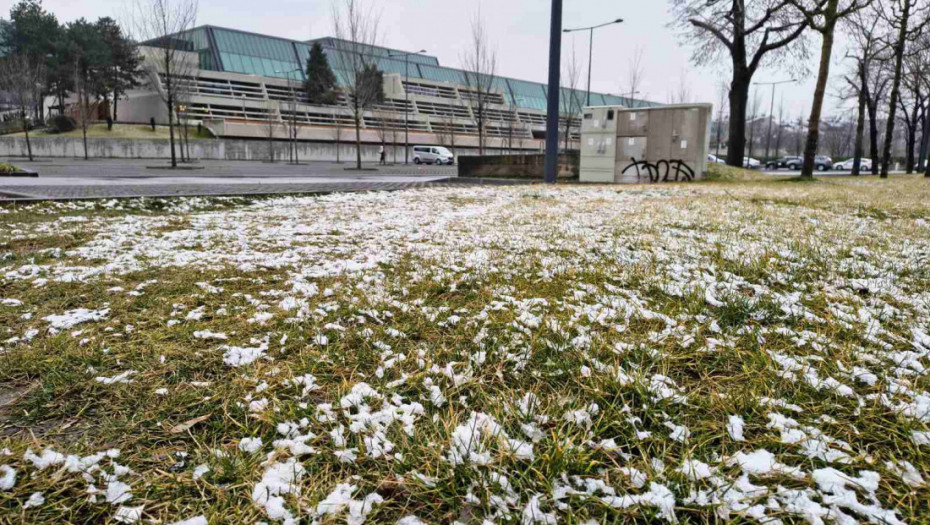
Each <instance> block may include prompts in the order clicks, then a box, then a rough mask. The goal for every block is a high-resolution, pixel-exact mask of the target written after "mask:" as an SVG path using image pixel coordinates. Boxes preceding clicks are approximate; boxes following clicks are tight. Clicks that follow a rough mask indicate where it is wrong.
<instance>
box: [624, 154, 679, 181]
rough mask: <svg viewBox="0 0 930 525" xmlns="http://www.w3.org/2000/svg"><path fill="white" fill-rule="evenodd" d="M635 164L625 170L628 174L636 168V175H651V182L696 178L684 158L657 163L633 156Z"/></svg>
mask: <svg viewBox="0 0 930 525" xmlns="http://www.w3.org/2000/svg"><path fill="white" fill-rule="evenodd" d="M630 160H631V161H633V164H630V165H629V166H627V167H626V169H625V170H623V174H624V175H626V174H627V172H628V171H630V170H636V177H637V178H639V179H642V178H643V176H644V175H648V176H649V182H652V183H657V182H691V181H693V180H694V170H692V169H691V167H690V166H688V165H687V164H685V162H684V161H683V160H664V159H663V160H659V161H656V162H655V163H651V162H647V161H645V160H636V158H635V157H634V158H631V159H630Z"/></svg>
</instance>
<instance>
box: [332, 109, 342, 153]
mask: <svg viewBox="0 0 930 525" xmlns="http://www.w3.org/2000/svg"><path fill="white" fill-rule="evenodd" d="M342 127H343V124H342V115H341V114H340V113H339V110H337V109H334V110H333V128H332V132H333V142H335V143H336V164H342V156H341V150H342V147H341V144H342Z"/></svg>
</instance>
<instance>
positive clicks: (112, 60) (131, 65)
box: [96, 17, 142, 120]
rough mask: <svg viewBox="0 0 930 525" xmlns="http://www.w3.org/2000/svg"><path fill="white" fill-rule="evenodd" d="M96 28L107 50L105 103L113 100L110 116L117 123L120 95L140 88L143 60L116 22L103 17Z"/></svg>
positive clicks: (103, 65) (104, 70)
mask: <svg viewBox="0 0 930 525" xmlns="http://www.w3.org/2000/svg"><path fill="white" fill-rule="evenodd" d="M96 26H97V31H98V33H99V34H100V39H101V41H102V42H103V44H104V46H105V48H106V49H107V53H106V57H105V58H106V62H105V63H104V64H102V69H103V74H104V77H103V87H104V93H105V94H104V99H105V100H109V99H110V96H112V107H111V111H110V116H111V117H112V118H113V120H117V108H118V105H119V98H120V95H122V94H125V93H126V91H128V90H130V89H132V88H134V87H137V86H139V80H138V79H139V77H140V76H141V75H142V57H141V56H140V55H139V53H138V52H137V51H136V46H135V44H133V42H132V41H131V40H129V39H128V38H126V36H125V35H124V34H123V30H122V28H120V26H119V24H117V23H116V20H113V19H112V18H109V17H104V18H101V19H99V20H97V24H96Z"/></svg>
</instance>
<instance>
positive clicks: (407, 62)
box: [388, 49, 426, 164]
mask: <svg viewBox="0 0 930 525" xmlns="http://www.w3.org/2000/svg"><path fill="white" fill-rule="evenodd" d="M423 53H426V50H425V49H421V50H419V51H411V52H410V53H388V57H391V58H395V57H404V164H410V124H409V121H408V120H407V119H408V115H410V91H409V90H408V89H407V86H408V85H409V84H410V55H422V54H423Z"/></svg>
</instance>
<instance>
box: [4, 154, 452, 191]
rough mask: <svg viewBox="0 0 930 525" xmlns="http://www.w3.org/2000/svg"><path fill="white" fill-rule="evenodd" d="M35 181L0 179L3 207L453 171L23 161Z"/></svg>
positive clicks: (391, 180)
mask: <svg viewBox="0 0 930 525" xmlns="http://www.w3.org/2000/svg"><path fill="white" fill-rule="evenodd" d="M15 164H16V165H17V166H19V167H21V168H24V169H28V170H33V171H36V172H38V173H39V176H38V177H0V200H13V199H21V200H28V199H93V198H112V197H140V196H145V197H168V196H193V195H262V194H283V193H332V192H341V191H371V190H394V189H404V188H411V187H418V186H424V185H428V184H435V183H438V182H440V181H443V180H447V179H449V178H450V177H455V176H456V171H457V168H455V167H446V166H444V167H433V166H415V165H413V164H411V165H409V166H404V165H396V166H377V165H372V164H365V165H364V166H363V170H362V171H357V170H354V169H353V168H354V165H351V164H336V163H328V162H315V163H307V164H301V165H299V166H292V165H288V164H283V163H278V164H270V163H261V162H245V161H242V162H227V161H203V162H200V163H197V164H194V165H192V166H184V168H190V169H179V170H173V169H170V166H168V165H167V164H166V163H165V162H164V161H157V160H125V159H117V160H111V159H91V160H88V161H85V160H76V159H50V160H39V161H37V162H24V161H23V160H22V159H16V161H15Z"/></svg>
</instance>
